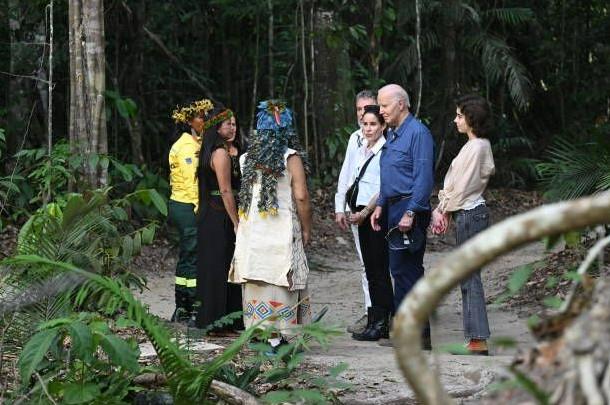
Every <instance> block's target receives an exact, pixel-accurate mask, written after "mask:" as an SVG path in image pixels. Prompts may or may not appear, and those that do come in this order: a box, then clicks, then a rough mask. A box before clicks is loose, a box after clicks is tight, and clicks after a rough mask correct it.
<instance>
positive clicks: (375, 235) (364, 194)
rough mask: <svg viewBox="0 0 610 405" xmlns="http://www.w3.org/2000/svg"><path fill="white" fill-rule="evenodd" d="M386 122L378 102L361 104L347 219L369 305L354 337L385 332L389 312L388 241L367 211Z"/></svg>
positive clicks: (373, 194) (383, 335)
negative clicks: (354, 186)
mask: <svg viewBox="0 0 610 405" xmlns="http://www.w3.org/2000/svg"><path fill="white" fill-rule="evenodd" d="M385 128H386V125H385V121H384V119H383V116H382V115H381V114H380V113H379V106H378V105H368V106H366V107H365V108H364V114H363V117H362V133H363V135H364V138H365V140H366V142H364V143H363V145H362V146H361V147H360V149H359V154H358V164H357V165H356V166H357V167H356V171H355V173H354V174H355V177H356V178H357V179H359V182H358V195H357V197H356V209H355V210H354V211H352V213H350V215H349V222H350V223H351V224H355V225H358V238H359V242H360V249H361V251H362V260H363V262H364V270H365V272H366V278H367V281H368V285H369V294H370V296H371V306H370V307H369V308H368V322H367V326H366V328H365V330H364V331H363V332H360V333H353V334H352V338H354V339H356V340H368V341H376V340H379V339H381V338H386V339H387V338H388V336H389V325H388V324H389V318H390V316H391V314H392V312H393V301H392V299H393V293H392V281H391V279H390V271H389V261H388V244H387V241H386V240H385V237H384V235H385V233H384V231H383V230H382V231H379V232H377V231H374V230H373V228H372V227H371V221H370V215H371V213H372V212H373V210H374V209H375V204H376V201H377V196H378V194H379V187H380V172H379V157H380V155H381V147H382V146H383V145H384V143H385V137H384V136H383V134H384V131H385Z"/></svg>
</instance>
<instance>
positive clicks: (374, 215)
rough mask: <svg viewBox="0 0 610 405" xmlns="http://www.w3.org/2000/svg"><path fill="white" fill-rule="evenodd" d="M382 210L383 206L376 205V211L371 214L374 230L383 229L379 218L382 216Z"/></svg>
mask: <svg viewBox="0 0 610 405" xmlns="http://www.w3.org/2000/svg"><path fill="white" fill-rule="evenodd" d="M382 210H383V208H381V207H375V211H373V213H372V214H371V228H373V230H374V231H380V230H381V225H379V218H381V211H382Z"/></svg>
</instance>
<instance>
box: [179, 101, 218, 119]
mask: <svg viewBox="0 0 610 405" xmlns="http://www.w3.org/2000/svg"><path fill="white" fill-rule="evenodd" d="M213 108H214V104H212V102H211V101H210V100H209V99H207V98H204V99H201V100H198V101H195V102H193V103H192V104H190V105H188V106H184V107H179V106H176V108H175V109H174V111H172V119H173V120H174V122H175V123H176V124H179V123H182V124H187V123H188V122H189V121H191V120H192V119H193V118H195V117H196V116H198V115H200V116H204V115H205V114H207V113H208V111H210V110H211V109H213Z"/></svg>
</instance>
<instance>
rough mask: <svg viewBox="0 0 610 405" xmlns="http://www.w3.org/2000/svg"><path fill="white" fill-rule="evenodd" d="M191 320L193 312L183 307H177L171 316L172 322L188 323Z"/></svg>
mask: <svg viewBox="0 0 610 405" xmlns="http://www.w3.org/2000/svg"><path fill="white" fill-rule="evenodd" d="M190 320H191V312H190V311H189V310H187V309H185V308H182V307H176V309H175V310H174V313H173V314H172V317H171V318H170V320H169V321H170V322H180V323H187V322H188V321H190Z"/></svg>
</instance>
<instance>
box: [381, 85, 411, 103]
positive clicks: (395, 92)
mask: <svg viewBox="0 0 610 405" xmlns="http://www.w3.org/2000/svg"><path fill="white" fill-rule="evenodd" d="M382 92H383V93H385V92H387V93H389V95H390V96H391V97H392V98H394V99H395V100H398V101H404V103H405V105H406V106H407V107H408V108H411V102H410V101H409V94H408V93H407V91H406V90H405V89H403V88H402V87H401V86H399V85H398V84H388V85H386V86H383V87H382V88H380V89H379V92H378V93H382Z"/></svg>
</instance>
